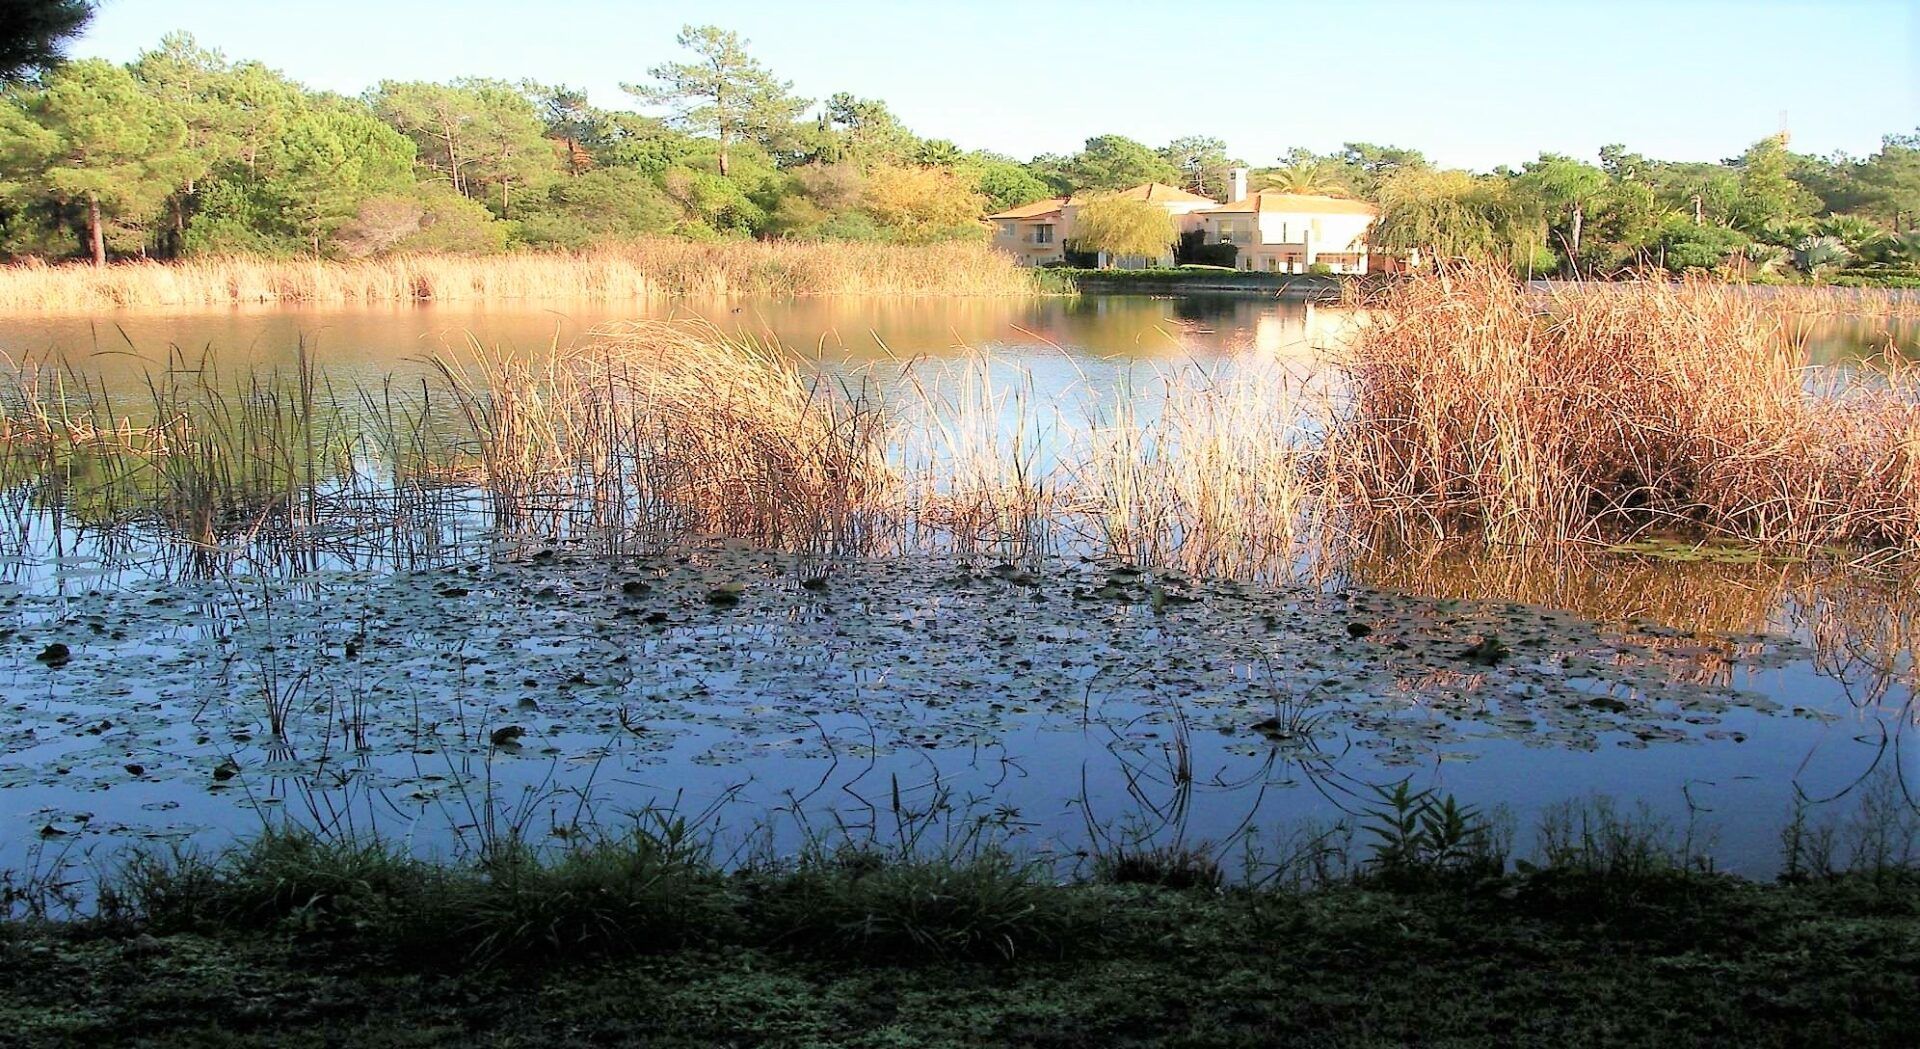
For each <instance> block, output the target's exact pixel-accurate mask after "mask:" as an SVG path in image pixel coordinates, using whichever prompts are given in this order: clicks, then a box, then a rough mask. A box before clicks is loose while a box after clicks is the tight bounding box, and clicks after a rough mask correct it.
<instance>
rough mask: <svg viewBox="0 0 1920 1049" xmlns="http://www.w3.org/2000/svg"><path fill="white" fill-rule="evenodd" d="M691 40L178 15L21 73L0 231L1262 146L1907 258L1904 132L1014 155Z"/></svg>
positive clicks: (803, 230)
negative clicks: (645, 57)
mask: <svg viewBox="0 0 1920 1049" xmlns="http://www.w3.org/2000/svg"><path fill="white" fill-rule="evenodd" d="M677 43H678V44H679V46H680V49H681V52H682V53H683V54H682V58H683V59H684V60H683V61H673V62H667V63H663V64H660V65H657V66H655V67H653V68H651V69H649V70H648V71H647V74H646V76H645V78H644V79H642V80H640V81H638V82H635V83H630V84H625V85H623V87H624V89H625V91H626V92H627V93H628V95H629V96H630V97H631V99H632V103H633V106H634V108H632V109H606V108H601V107H599V106H596V105H593V104H590V102H589V101H588V99H587V97H586V95H585V93H584V92H582V91H580V90H578V89H575V88H571V87H568V86H565V85H559V84H541V83H533V82H519V83H510V82H507V81H503V80H497V79H487V78H484V77H471V78H464V79H459V80H455V81H452V82H449V83H424V82H411V81H391V80H389V81H382V82H380V83H379V84H376V85H374V86H373V87H371V88H369V89H368V90H367V91H365V92H364V93H363V94H361V95H358V96H343V95H339V94H335V93H330V92H325V91H317V90H313V89H310V88H308V87H306V86H304V85H302V84H300V83H299V82H297V81H295V80H293V79H290V78H289V77H288V76H286V75H284V74H283V73H280V72H278V71H276V70H273V69H270V68H268V67H266V66H265V65H263V64H261V63H259V62H254V61H247V60H244V59H234V58H230V57H228V56H226V55H224V54H222V53H221V52H219V51H217V50H212V49H209V48H207V47H204V46H202V45H201V44H199V43H198V42H197V41H196V40H195V39H194V38H193V37H191V36H189V35H187V34H184V33H178V34H173V35H169V36H167V37H166V38H164V39H163V40H161V41H160V42H159V44H158V45H157V46H156V47H154V48H152V49H151V50H149V51H146V52H144V53H142V54H141V55H140V56H139V57H138V58H137V59H136V60H135V61H133V62H131V63H129V64H126V65H119V64H115V63H112V62H109V61H105V60H101V59H78V60H73V61H69V62H64V63H60V64H56V65H52V66H51V67H49V68H45V69H42V70H39V71H31V70H29V71H28V72H27V73H26V74H25V75H23V76H22V77H20V78H18V79H16V80H15V81H14V82H12V83H10V84H8V85H7V86H6V88H5V90H4V100H3V102H0V257H5V258H8V259H12V260H31V259H38V260H60V259H70V258H71V259H91V260H92V261H94V262H96V263H105V262H107V261H109V260H113V259H121V258H144V259H172V258H185V257H192V256H201V257H206V256H238V255H246V256H266V257H282V258H293V257H301V256H319V257H326V258H334V259H365V258H372V257H378V256H383V255H390V254H395V253H452V254H488V253H497V252H503V251H512V250H520V249H581V248H587V247H594V246H603V245H607V244H613V243H620V242H625V241H632V240H636V239H641V238H649V237H661V236H670V237H680V238H688V239H694V240H719V239H742V238H758V239H766V240H777V239H792V240H806V241H860V242H888V243H900V244H920V243H932V242H939V241H954V240H981V241H984V239H985V238H986V235H987V230H988V227H987V225H986V224H985V223H984V222H983V221H982V219H983V217H984V216H986V215H988V214H991V213H993V212H995V211H997V210H1000V209H1003V208H1008V207H1013V206H1017V205H1020V204H1024V203H1028V202H1031V201H1034V200H1038V199H1041V198H1044V197H1049V196H1054V195H1060V194H1066V193H1082V194H1085V193H1098V192H1100V191H1105V190H1117V189H1122V188H1125V187H1128V186H1133V185H1137V184H1139V183H1142V182H1149V181H1154V182H1164V183H1168V184H1171V185H1178V186H1181V187H1183V188H1185V189H1188V190H1191V191H1193V192H1198V193H1202V194H1206V195H1210V196H1215V197H1223V196H1224V191H1225V183H1226V178H1227V172H1228V171H1229V170H1230V169H1231V168H1233V167H1238V166H1249V167H1251V168H1252V170H1253V178H1252V185H1253V187H1254V188H1256V189H1277V190H1281V191H1285V192H1295V193H1317V194H1332V195H1341V196H1353V197H1359V198H1364V199H1367V200H1370V201H1372V202H1374V203H1376V204H1377V205H1378V206H1379V207H1380V208H1381V219H1380V223H1379V226H1378V227H1377V229H1376V231H1375V236H1374V243H1375V247H1376V250H1387V251H1398V252H1408V251H1415V250H1418V251H1421V252H1424V253H1429V254H1434V255H1440V256H1451V257H1466V258H1476V259H1482V260H1493V261H1498V262H1504V263H1510V264H1511V265H1513V266H1514V267H1515V268H1517V269H1520V270H1522V271H1524V272H1529V273H1533V274H1539V275H1551V274H1561V275H1574V274H1578V275H1589V276H1592V275H1602V276H1603V275H1609V274H1615V273H1621V272H1627V271H1632V270H1637V269H1642V268H1645V267H1648V266H1659V267H1665V268H1666V269H1668V270H1672V271H1674V272H1684V271H1689V270H1698V271H1707V272H1710V273H1713V274H1715V275H1718V276H1723V277H1728V278H1732V279H1741V280H1751V281H1832V282H1837V283H1870V284H1893V285H1902V284H1920V230H1916V220H1917V219H1920V130H1916V132H1915V133H1911V134H1893V135H1888V136H1886V138H1885V139H1884V140H1883V142H1882V144H1881V147H1880V148H1879V149H1878V150H1877V151H1876V152H1874V153H1872V154H1870V155H1867V156H1861V157H1854V156H1848V155H1844V154H1835V155H1830V156H1814V155H1808V154H1803V153H1796V152H1794V151H1793V150H1792V149H1791V147H1790V143H1789V140H1788V137H1787V136H1786V135H1785V134H1780V135H1775V136H1771V137H1767V138H1763V139H1760V140H1759V141H1756V142H1755V143H1753V145H1752V146H1751V147H1749V148H1748V149H1747V150H1746V151H1745V152H1743V153H1742V154H1740V155H1739V156H1736V157H1730V158H1726V159H1723V160H1719V161H1683V160H1662V159H1655V158H1650V157H1646V156H1642V155H1640V154H1637V153H1634V152H1632V151H1630V150H1629V149H1628V148H1627V147H1626V146H1623V145H1610V146H1606V147H1604V148H1602V149H1601V150H1600V151H1599V155H1598V156H1597V157H1595V158H1593V159H1592V160H1584V159H1580V158H1576V157H1570V156H1565V155H1560V154H1554V153H1542V154H1541V155H1539V156H1538V157H1537V158H1536V159H1534V160H1531V161H1528V162H1526V163H1524V164H1522V165H1520V166H1519V167H1517V168H1514V167H1505V166H1503V167H1500V168H1497V169H1495V170H1493V171H1490V172H1473V171H1465V170H1459V169H1451V168H1446V167H1442V166H1439V165H1436V164H1434V163H1432V162H1430V161H1429V160H1428V158H1427V157H1426V156H1425V155H1424V154H1422V153H1421V152H1420V151H1419V150H1417V149H1411V148H1402V147H1395V146H1383V145H1376V144H1372V143H1366V142H1349V143H1345V144H1344V145H1342V146H1340V147H1339V148H1338V149H1334V150H1331V151H1327V152H1315V151H1313V150H1310V149H1305V148H1301V147H1291V148H1286V147H1281V148H1279V149H1277V151H1276V152H1275V153H1274V154H1273V155H1271V156H1270V157H1264V158H1263V157H1252V158H1247V157H1240V156H1235V155H1232V154H1231V153H1230V152H1229V150H1228V148H1227V146H1226V144H1225V143H1224V142H1223V141H1222V140H1221V139H1219V138H1215V137H1210V136H1208V135H1205V134H1198V133H1196V134H1193V135H1188V136H1183V137H1180V138H1177V139H1175V140H1174V141H1171V142H1168V143H1166V144H1164V145H1160V146H1157V147H1156V146H1152V145H1148V144H1146V143H1143V142H1139V141H1136V140H1134V139H1132V138H1128V137H1126V136H1124V135H1119V134H1100V135H1094V136H1092V137H1090V138H1088V139H1086V140H1085V143H1084V145H1083V147H1082V148H1081V149H1080V150H1079V151H1078V152H1075V153H1072V154H1066V155H1042V156H1036V157H1032V158H1030V159H1027V160H1024V161H1022V160H1018V159H1016V158H1013V157H1009V156H1005V155H1002V154H999V153H994V152H991V151H986V150H966V149H962V148H961V147H959V146H958V145H956V144H954V143H953V142H950V141H946V140H943V139H938V138H925V137H922V136H920V135H918V134H916V133H915V132H914V131H912V130H911V129H909V128H908V127H907V126H906V125H905V124H904V123H903V122H902V121H901V119H900V118H899V117H898V116H896V115H895V114H894V113H893V112H892V111H890V110H889V109H888V107H887V105H886V104H885V103H884V102H882V101H880V100H878V99H870V98H862V97H858V96H856V95H854V94H850V93H845V92H842V93H837V94H834V95H832V96H831V97H828V98H826V99H824V100H814V99H808V98H803V97H800V96H798V95H796V94H795V93H794V91H793V88H792V85H791V83H790V82H788V81H785V80H783V79H781V78H780V77H779V76H778V75H777V74H776V73H775V72H773V71H771V70H769V69H768V68H766V67H765V66H764V65H762V64H761V63H760V62H759V61H758V60H757V59H755V58H754V57H753V55H752V54H751V53H750V52H749V50H748V41H746V40H743V39H742V38H741V37H740V36H739V35H738V34H736V33H733V32H729V31H726V30H723V29H719V28H716V27H713V26H687V27H685V28H684V29H683V30H682V32H681V33H680V35H679V38H678V41H677ZM1276 145H1279V144H1276ZM1263 161H1264V163H1263Z"/></svg>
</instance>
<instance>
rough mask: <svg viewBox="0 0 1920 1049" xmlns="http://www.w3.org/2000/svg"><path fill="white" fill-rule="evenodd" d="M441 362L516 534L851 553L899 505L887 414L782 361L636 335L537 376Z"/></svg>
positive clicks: (695, 338) (542, 367)
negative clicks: (688, 538)
mask: <svg viewBox="0 0 1920 1049" xmlns="http://www.w3.org/2000/svg"><path fill="white" fill-rule="evenodd" d="M476 349H477V348H476ZM435 363H436V364H437V365H438V366H439V368H440V370H441V372H442V374H443V375H444V376H445V378H446V380H447V384H448V386H449V388H450V389H451V390H452V391H453V393H454V395H455V398H456V400H457V403H458V404H459V405H460V407H461V411H462V413H463V414H464V416H465V418H466V420H467V422H468V424H469V426H470V427H471V430H472V434H473V437H474V440H475V447H474V448H473V449H472V452H473V455H474V457H475V458H476V459H477V461H478V462H479V464H480V466H479V477H478V480H479V481H480V483H481V485H482V487H483V488H484V489H485V491H486V492H487V493H488V495H489V497H490V498H491V499H492V500H493V501H494V505H495V507H496V520H497V523H498V524H500V525H501V526H502V527H503V528H504V529H505V530H506V531H508V532H510V533H524V532H526V531H527V530H529V528H531V530H533V531H534V532H544V533H547V534H562V533H567V534H578V533H580V532H581V531H582V530H583V526H584V530H586V531H589V532H591V533H592V534H595V535H599V536H603V537H612V538H614V539H616V540H625V539H629V538H631V539H637V540H640V541H642V542H643V543H650V544H652V545H659V544H662V543H665V542H667V541H669V540H670V539H671V538H673V537H678V536H684V535H687V534H689V533H700V534H706V535H713V536H725V537H728V538H738V539H746V540H751V541H754V542H758V543H762V544H765V545H769V546H774V547H780V548H798V549H827V550H844V549H850V548H853V547H857V546H859V545H860V544H861V543H862V542H863V540H864V539H865V537H867V536H868V535H869V534H870V533H871V531H872V529H873V528H874V527H875V526H876V525H877V524H878V523H879V514H880V513H881V512H882V511H883V510H884V509H886V508H887V507H889V506H890V505H891V504H892V502H893V500H894V498H895V494H894V493H895V481H896V478H895V475H894V473H893V471H892V469H891V467H890V466H889V465H888V464H887V462H886V449H887V444H888V440H889V432H890V424H889V419H890V415H889V414H888V412H887V411H885V410H884V409H883V408H882V407H881V406H880V405H879V404H878V403H877V402H875V401H873V400H872V399H870V398H869V397H867V396H866V395H865V393H864V392H863V391H861V390H860V389H858V388H857V386H855V385H847V384H841V383H836V382H834V381H832V380H829V379H826V378H823V377H821V376H820V375H818V374H817V373H815V372H813V371H812V370H811V369H808V368H806V367H804V366H803V362H801V361H799V360H797V359H795V358H792V357H790V356H787V355H785V354H783V353H781V352H780V351H779V350H778V349H777V348H775V347H770V346H762V345H757V344H752V343H746V342H739V341H728V340H727V339H725V338H724V337H722V336H720V335H719V334H718V333H717V332H715V331H713V330H711V329H706V328H696V327H689V326H684V325H673V324H665V323H639V324H632V325H624V326H621V327H618V328H609V329H603V330H602V331H600V332H599V333H598V334H597V337H596V338H594V339H593V340H591V341H590V342H588V343H586V344H584V345H582V346H579V347H575V348H571V349H566V350H557V351H556V352H555V353H553V354H551V355H548V356H547V357H545V358H544V359H542V360H540V361H538V362H528V361H524V360H518V359H515V358H512V357H507V356H503V355H500V354H495V353H487V352H483V351H482V352H475V353H472V354H469V355H468V356H466V357H465V358H463V359H449V358H444V357H443V358H439V359H437V360H436V362H435Z"/></svg>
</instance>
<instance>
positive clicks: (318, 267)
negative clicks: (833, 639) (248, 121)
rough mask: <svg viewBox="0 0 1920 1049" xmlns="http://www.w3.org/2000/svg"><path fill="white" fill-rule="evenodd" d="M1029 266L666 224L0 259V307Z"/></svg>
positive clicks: (895, 281)
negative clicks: (499, 248)
mask: <svg viewBox="0 0 1920 1049" xmlns="http://www.w3.org/2000/svg"><path fill="white" fill-rule="evenodd" d="M1036 288H1037V286H1036V285H1035V283H1034V279H1033V275H1032V273H1031V272H1030V271H1028V270H1023V269H1020V268H1018V267H1016V266H1014V264H1013V263H1012V261H1011V260H1010V259H1008V258H1007V257H1006V256H1005V255H1004V254H1002V253H999V252H995V251H993V250H991V249H990V248H988V247H986V246H985V245H981V244H966V243H952V244H933V245H917V246H901V245H884V244H848V243H833V244H823V243H803V242H787V241H720V242H711V243H708V242H696V241H687V240H674V239H667V238H659V239H650V240H641V241H635V242H633V243H630V244H624V245H619V246H610V247H603V248H596V249H592V250H588V251H582V252H524V253H517V254H511V255H486V256H466V255H396V256H391V257H387V258H380V259H369V260H364V261H357V262H334V261H327V260H321V259H275V258H264V257H230V258H210V259H191V260H187V261H182V262H127V263H121V264H117V265H113V266H106V267H93V266H86V265H77V264H75V265H47V264H45V263H41V262H22V263H18V264H15V265H11V266H6V267H0V311H48V312H85V311H98V310H111V309H125V308H180V307H214V306H237V305H248V304H255V303H311V304H321V305H348V304H368V303H405V302H427V301H431V302H492V301H504V300H523V299H532V300H539V299H549V300H558V299H574V300H588V301H621V300H633V299H649V298H702V297H705V298H715V297H729V296H777V297H788V296H806V295H853V294H860V295H998V296H1006V295H1028V294H1033V293H1034V292H1035V291H1036Z"/></svg>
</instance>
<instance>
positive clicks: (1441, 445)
mask: <svg viewBox="0 0 1920 1049" xmlns="http://www.w3.org/2000/svg"><path fill="white" fill-rule="evenodd" d="M1361 305H1363V306H1364V307H1365V309H1366V311H1367V316H1368V322H1367V323H1366V324H1365V325H1364V326H1363V327H1362V329H1361V331H1360V333H1359V335H1358V337H1357V338H1356V339H1355V340H1354V343H1353V345H1352V348H1351V355H1350V360H1348V361H1347V362H1346V366H1347V370H1348V372H1349V375H1350V386H1349V392H1348V394H1347V397H1348V404H1347V407H1346V410H1344V411H1343V412H1342V413H1341V416H1340V419H1339V422H1338V424H1337V425H1336V426H1335V428H1334V429H1333V430H1332V432H1330V433H1329V435H1328V437H1327V442H1326V445H1325V449H1326V455H1327V463H1326V469H1327V477H1326V482H1327V484H1328V486H1329V488H1330V491H1331V492H1332V496H1331V498H1332V500H1333V502H1334V503H1335V504H1336V505H1339V506H1340V507H1342V508H1343V509H1346V510H1350V511H1352V512H1353V513H1355V514H1356V515H1358V516H1360V517H1362V518H1371V519H1372V520H1373V521H1375V522H1378V521H1384V520H1393V521H1395V522H1396V523H1397V524H1399V525H1401V526H1402V527H1407V528H1424V529H1425V530H1426V531H1427V532H1428V533H1429V534H1430V535H1432V536H1449V535H1456V534H1475V535H1479V536H1481V537H1483V538H1484V539H1486V540H1487V541H1488V542H1491V543H1493V544H1496V545H1552V544H1555V543H1562V542H1570V541H1572V542H1611V541H1617V540H1618V539H1619V538H1620V537H1622V536H1628V537H1631V536H1636V535H1641V534H1646V533H1649V532H1652V533H1660V532H1677V533H1681V534H1687V535H1699V536H1708V537H1716V538H1726V539H1733V540H1738V541H1743V542H1752V543H1758V544H1769V545H1776V546H1789V547H1798V548H1802V549H1814V548H1818V547H1822V546H1826V545H1829V544H1863V545H1868V546H1880V547H1899V548H1903V549H1906V550H1908V551H1909V552H1911V551H1913V550H1916V549H1920V395H1917V394H1916V386H1915V383H1914V380H1913V376H1912V375H1911V374H1909V373H1908V372H1907V371H1906V370H1904V369H1902V368H1900V367H1898V366H1897V365H1889V367H1888V369H1887V371H1886V373H1885V375H1884V381H1883V382H1881V383H1878V384H1875V385H1872V386H1868V385H1865V384H1854V385H1851V386H1848V387H1846V388H1837V389H1820V388H1815V387H1817V385H1818V381H1817V379H1816V378H1815V376H1814V375H1813V373H1811V372H1810V371H1809V370H1808V369H1807V368H1806V367H1805V355H1804V352H1803V350H1802V348H1801V347H1800V346H1799V345H1797V343H1796V342H1795V341H1794V339H1793V338H1792V337H1791V333H1790V330H1789V325H1788V322H1787V320H1786V319H1785V318H1784V316H1783V315H1782V314H1781V313H1780V312H1778V311H1776V310H1772V309H1769V308H1767V307H1766V306H1765V305H1764V304H1763V303H1761V302H1759V301H1758V300H1756V299H1754V298H1753V297H1751V296H1747V295H1744V294H1741V293H1740V292H1739V291H1738V290H1737V289H1732V288H1729V287H1726V286H1723V285H1715V284H1709V283H1705V282H1687V283H1681V284H1658V283H1649V284H1644V285H1635V286H1632V287H1629V288H1622V287H1616V286H1605V287H1591V286H1586V285H1571V286H1555V287H1553V288H1552V289H1551V290H1550V291H1549V292H1548V293H1547V295H1546V298H1545V300H1544V301H1542V300H1541V299H1540V298H1539V297H1538V296H1535V295H1531V294H1529V293H1528V292H1527V291H1526V290H1525V289H1523V288H1521V287H1519V286H1517V285H1515V284H1514V283H1513V282H1512V281H1511V280H1510V279H1508V278H1507V277H1506V276H1505V275H1503V274H1501V273H1499V272H1497V271H1494V270H1490V269H1476V268H1470V267H1458V268H1445V269H1442V270H1441V271H1439V272H1438V273H1436V274H1434V275H1432V276H1430V277H1426V278H1422V279H1416V280H1409V281H1403V282H1398V283H1395V284H1392V285H1389V286H1387V287H1385V288H1384V289H1382V290H1380V291H1378V292H1376V293H1374V294H1372V295H1371V296H1369V297H1368V298H1366V299H1365V301H1364V302H1363V303H1361Z"/></svg>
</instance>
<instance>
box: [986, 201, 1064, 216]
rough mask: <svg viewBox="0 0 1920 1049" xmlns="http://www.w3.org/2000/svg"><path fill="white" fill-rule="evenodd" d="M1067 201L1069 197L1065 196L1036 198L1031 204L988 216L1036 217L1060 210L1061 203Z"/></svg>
mask: <svg viewBox="0 0 1920 1049" xmlns="http://www.w3.org/2000/svg"><path fill="white" fill-rule="evenodd" d="M1066 202H1067V198H1065V197H1049V198H1047V199H1046V200H1036V201H1034V202H1033V203H1031V204H1022V205H1020V206H1019V207H1017V208H1008V209H1007V210H1005V211H1002V212H1000V213H999V214H997V215H988V216H987V217H988V218H990V219H1030V218H1036V217H1038V216H1041V215H1049V214H1052V213H1053V212H1056V211H1059V210H1060V205H1062V204H1065V203H1066Z"/></svg>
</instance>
